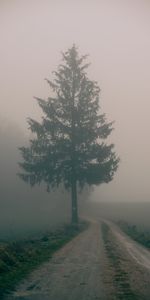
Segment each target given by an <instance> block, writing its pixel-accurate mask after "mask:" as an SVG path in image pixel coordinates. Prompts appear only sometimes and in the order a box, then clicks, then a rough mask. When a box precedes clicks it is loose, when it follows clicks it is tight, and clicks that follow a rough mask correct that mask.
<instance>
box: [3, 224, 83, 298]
mask: <svg viewBox="0 0 150 300" xmlns="http://www.w3.org/2000/svg"><path fill="white" fill-rule="evenodd" d="M87 226H88V223H86V222H80V223H79V224H78V226H73V225H65V226H63V227H61V228H59V229H57V230H55V231H54V232H46V233H45V235H43V236H41V235H40V236H38V237H34V238H31V239H28V240H26V239H24V240H19V241H13V242H9V243H1V244H0V299H2V297H3V295H4V294H5V293H9V292H10V291H11V290H13V289H14V288H15V286H16V284H18V282H19V281H20V280H22V279H23V278H25V277H26V276H27V275H28V274H29V273H30V272H31V271H32V270H33V269H34V268H36V267H37V266H39V265H40V264H41V263H42V262H44V261H46V260H48V259H49V258H50V257H51V256H52V254H53V253H54V252H55V251H56V250H58V249H59V248H61V247H62V246H63V245H64V244H65V243H67V242H68V241H69V240H71V239H72V238H73V237H74V236H76V235H77V234H79V233H80V232H81V231H82V230H84V229H86V228H87Z"/></svg>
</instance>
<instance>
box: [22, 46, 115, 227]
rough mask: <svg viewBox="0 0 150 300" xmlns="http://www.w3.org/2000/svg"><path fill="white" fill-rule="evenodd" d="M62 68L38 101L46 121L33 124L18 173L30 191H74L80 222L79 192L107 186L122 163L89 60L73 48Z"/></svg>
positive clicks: (75, 216) (74, 206)
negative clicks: (33, 188)
mask: <svg viewBox="0 0 150 300" xmlns="http://www.w3.org/2000/svg"><path fill="white" fill-rule="evenodd" d="M62 56H63V59H62V64H60V65H59V66H58V69H57V71H56V72H54V79H53V81H50V80H48V79H46V80H47V82H48V84H49V86H50V88H51V96H50V97H49V98H48V99H47V100H43V99H40V98H37V97H36V99H37V101H38V104H39V106H40V107H41V109H42V111H43V113H44V116H43V118H42V121H41V122H37V121H35V120H33V119H29V120H28V123H29V126H30V130H31V131H32V133H33V134H34V135H33V139H31V140H30V145H29V147H21V148H20V150H21V153H22V156H23V162H21V163H20V166H21V167H22V169H23V173H21V174H19V175H20V176H21V178H22V179H23V180H25V181H26V182H28V183H30V185H31V186H33V185H35V184H40V183H41V182H45V183H46V185H47V188H48V190H49V189H50V188H54V187H56V186H59V185H60V184H62V183H63V184H64V186H65V188H66V189H70V190H71V198H72V222H73V223H77V222H78V205H77V190H78V189H77V187H79V186H80V187H83V186H84V185H85V184H89V185H92V184H101V183H104V182H105V183H108V182H109V181H111V180H112V179H113V175H114V173H115V171H116V170H117V167H118V163H119V159H118V157H117V156H116V154H115V152H114V151H113V148H114V145H113V144H109V145H108V144H107V143H105V142H104V140H106V138H107V137H108V136H109V135H110V133H111V131H112V124H113V123H112V122H110V123H108V122H107V121H106V118H105V114H100V105H99V96H100V88H99V86H98V84H97V82H95V81H91V80H89V79H88V77H87V73H86V69H87V67H88V64H86V63H85V60H86V58H87V56H81V57H80V56H79V54H78V51H77V48H76V47H75V45H73V47H72V48H71V49H68V51H66V52H65V53H63V54H62Z"/></svg>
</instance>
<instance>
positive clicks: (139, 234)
mask: <svg viewBox="0 0 150 300" xmlns="http://www.w3.org/2000/svg"><path fill="white" fill-rule="evenodd" d="M117 225H119V227H120V228H121V229H122V230H123V231H124V232H125V233H126V234H127V235H129V236H130V237H131V238H132V239H133V240H135V241H136V242H138V243H140V244H142V245H143V246H145V247H146V248H148V249H150V231H149V230H147V229H145V230H143V229H140V228H138V227H137V226H136V225H132V224H129V223H127V222H126V221H118V222H117Z"/></svg>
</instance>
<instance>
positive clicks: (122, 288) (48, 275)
mask: <svg viewBox="0 0 150 300" xmlns="http://www.w3.org/2000/svg"><path fill="white" fill-rule="evenodd" d="M7 299H9V300H10V299H11V300H27V299H28V300H35V299H36V300H48V299H49V300H96V299H97V300H118V299H122V300H123V299H127V300H130V299H131V300H142V299H143V300H149V299H150V253H149V251H147V250H146V249H144V248H143V247H142V246H139V245H138V244H137V243H135V242H134V241H132V240H131V239H130V238H129V237H127V236H126V235H125V234H124V233H122V231H120V230H119V228H118V227H116V226H115V225H114V224H113V223H110V222H105V223H104V222H99V221H98V222H96V221H93V222H91V225H90V226H89V228H88V229H87V230H86V231H84V232H82V233H80V234H79V235H78V236H77V237H75V238H74V239H73V240H72V241H70V242H69V243H68V244H67V245H65V246H64V247H63V248H62V249H60V250H59V251H57V252H56V253H55V255H54V256H53V258H52V259H51V260H49V261H48V262H47V263H45V264H43V265H42V266H41V267H40V268H38V269H37V270H35V271H34V272H33V273H32V274H31V275H30V276H29V277H28V278H27V279H26V280H25V281H24V282H22V284H20V285H19V286H18V287H17V289H16V291H15V292H14V293H13V294H12V295H10V297H8V298H7Z"/></svg>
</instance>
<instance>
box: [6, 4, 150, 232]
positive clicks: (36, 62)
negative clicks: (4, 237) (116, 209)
mask: <svg viewBox="0 0 150 300" xmlns="http://www.w3.org/2000/svg"><path fill="white" fill-rule="evenodd" d="M149 36H150V3H149V1H146V0H130V1H129V0H100V1H98V0H97V1H96V0H93V1H90V0H89V1H88V0H86V1H85V0H82V1H73V0H72V1H71V0H62V1H53V0H49V1H48V0H38V1H35V0H30V1H29V0H27V1H25V0H13V1H12V0H1V1H0V43H1V47H0V66H1V70H0V86H1V88H0V107H1V110H0V115H1V129H0V132H1V137H2V138H1V141H0V147H1V152H0V156H1V157H0V162H1V168H0V180H1V183H0V189H1V191H0V193H1V200H0V202H1V207H2V208H1V224H6V223H5V221H4V222H3V219H5V220H7V221H8V219H9V224H11V223H13V224H23V223H25V224H26V222H27V221H26V220H27V217H28V219H29V223H30V220H31V223H32V222H33V223H34V224H38V222H39V219H41V215H43V216H44V218H43V220H44V223H43V224H46V222H48V219H49V216H50V215H51V217H50V218H52V219H53V218H54V217H53V216H54V214H53V210H55V211H57V206H58V202H57V201H54V198H55V197H56V194H53V197H51V201H49V200H50V199H49V198H50V197H49V195H47V193H46V192H45V190H44V188H35V189H32V190H31V189H30V187H28V186H26V185H25V184H24V183H22V182H21V180H19V178H17V176H16V172H17V161H18V160H19V152H18V150H17V147H18V146H20V145H22V144H24V142H25V143H26V141H27V140H28V137H29V132H28V125H27V122H26V121H27V117H33V118H35V119H39V118H40V110H39V108H38V106H37V103H36V102H35V100H34V99H33V96H38V97H41V98H47V96H48V95H49V93H50V90H49V88H48V86H47V84H46V82H45V81H44V78H45V77H48V78H52V73H51V72H52V71H53V70H55V69H56V68H57V65H58V64H59V63H60V59H61V54H60V52H61V51H65V50H66V49H68V48H69V47H71V46H72V44H73V43H75V44H76V45H77V46H78V47H79V52H80V53H81V54H86V53H88V54H89V55H90V56H89V61H90V62H91V65H90V67H89V77H90V78H91V79H92V80H96V81H98V83H99V85H100V88H101V103H100V104H101V108H102V111H103V112H105V113H106V115H107V118H108V120H115V125H114V127H115V130H114V131H113V134H112V135H111V141H113V142H114V144H115V149H116V151H117V153H119V156H120V158H121V163H120V166H119V170H118V172H117V174H116V175H115V178H114V180H113V182H111V183H109V184H104V185H101V186H99V187H95V189H94V192H93V193H92V196H91V201H100V202H108V203H109V202H112V203H113V202H116V201H117V202H120V201H121V202H124V201H126V202H137V201H138V202H141V203H144V202H146V201H150V189H149V178H150V159H149V153H150V139H149V128H150V118H149V111H150V103H149V99H150V84H149V77H150V76H149V75H150V55H149V53H150V39H149ZM41 197H42V201H41ZM14 199H15V200H14ZM52 199H53V200H52ZM58 199H59V196H58ZM43 203H44V204H43ZM49 203H51V205H50V204H49ZM61 203H62V204H61ZM65 203H66V204H65ZM68 203H69V199H68V195H66V194H65V196H64V202H63V201H62V202H61V201H60V202H59V207H60V209H59V210H58V211H57V214H58V218H56V219H58V220H61V217H60V216H61V211H62V210H63V207H66V209H64V214H62V215H64V216H67V214H68V212H67V209H69V208H67V207H68ZM61 205H62V208H61ZM47 208H48V209H47ZM35 210H36V211H35ZM21 211H22V213H21ZM33 211H34V214H32V212H33ZM50 212H51V214H50ZM6 216H7V217H6ZM19 219H20V221H19ZM54 219H55V218H54ZM12 220H13V221H12ZM14 220H15V221H14ZM13 226H17V225H13ZM9 228H10V227H9ZM12 228H13V227H12ZM12 231H13V229H12ZM14 231H15V229H14Z"/></svg>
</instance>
